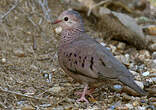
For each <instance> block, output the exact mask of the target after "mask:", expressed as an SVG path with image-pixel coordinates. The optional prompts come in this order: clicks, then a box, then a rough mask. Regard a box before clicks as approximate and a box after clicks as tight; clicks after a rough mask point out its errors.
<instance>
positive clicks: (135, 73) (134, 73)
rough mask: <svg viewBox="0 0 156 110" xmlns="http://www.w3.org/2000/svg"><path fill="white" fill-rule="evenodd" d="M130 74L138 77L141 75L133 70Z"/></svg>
mask: <svg viewBox="0 0 156 110" xmlns="http://www.w3.org/2000/svg"><path fill="white" fill-rule="evenodd" d="M130 72H131V73H132V74H133V75H135V76H136V75H138V74H139V73H137V72H136V71H132V70H130Z"/></svg>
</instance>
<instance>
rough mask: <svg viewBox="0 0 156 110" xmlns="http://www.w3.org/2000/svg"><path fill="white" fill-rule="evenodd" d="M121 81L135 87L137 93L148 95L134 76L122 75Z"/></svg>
mask: <svg viewBox="0 0 156 110" xmlns="http://www.w3.org/2000/svg"><path fill="white" fill-rule="evenodd" d="M119 79H120V81H121V82H122V83H124V84H125V85H127V86H128V87H130V88H132V89H134V90H135V91H136V92H137V93H139V94H140V95H142V96H145V95H148V94H147V93H146V92H145V91H144V90H143V89H141V88H140V87H139V86H138V85H137V84H136V83H135V82H134V80H133V79H132V78H130V77H128V78H127V77H123V76H121V77H120V78H119Z"/></svg>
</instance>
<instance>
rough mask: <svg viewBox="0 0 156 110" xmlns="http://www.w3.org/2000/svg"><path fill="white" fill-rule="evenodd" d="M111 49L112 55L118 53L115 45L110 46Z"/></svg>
mask: <svg viewBox="0 0 156 110" xmlns="http://www.w3.org/2000/svg"><path fill="white" fill-rule="evenodd" d="M109 47H110V48H111V51H112V53H114V52H115V51H116V47H115V46H114V45H109Z"/></svg>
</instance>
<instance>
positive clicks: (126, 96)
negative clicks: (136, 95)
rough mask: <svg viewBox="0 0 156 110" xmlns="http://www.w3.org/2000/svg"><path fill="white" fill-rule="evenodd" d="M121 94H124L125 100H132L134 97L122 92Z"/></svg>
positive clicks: (123, 98)
mask: <svg viewBox="0 0 156 110" xmlns="http://www.w3.org/2000/svg"><path fill="white" fill-rule="evenodd" d="M121 95H122V100H123V101H130V100H131V99H132V97H130V96H129V95H127V94H126V93H122V94H121Z"/></svg>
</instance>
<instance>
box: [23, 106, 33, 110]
mask: <svg viewBox="0 0 156 110" xmlns="http://www.w3.org/2000/svg"><path fill="white" fill-rule="evenodd" d="M21 110H35V108H34V107H32V106H30V105H27V106H24V107H22V108H21Z"/></svg>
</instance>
